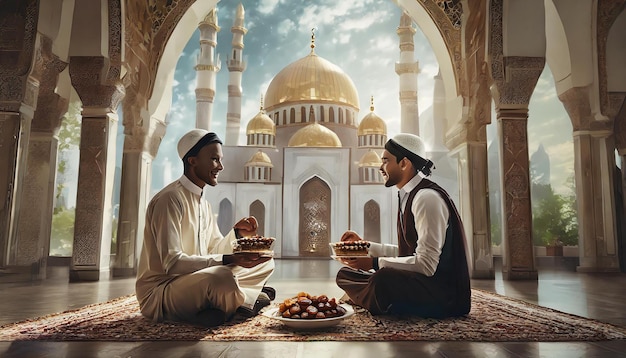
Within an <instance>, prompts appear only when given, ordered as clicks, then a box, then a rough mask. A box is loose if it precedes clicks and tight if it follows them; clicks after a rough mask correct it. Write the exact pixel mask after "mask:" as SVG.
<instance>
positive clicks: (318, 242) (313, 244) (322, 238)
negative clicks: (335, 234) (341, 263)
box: [298, 177, 331, 257]
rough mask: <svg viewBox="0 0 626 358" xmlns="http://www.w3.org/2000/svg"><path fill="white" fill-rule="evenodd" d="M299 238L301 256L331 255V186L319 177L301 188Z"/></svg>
mask: <svg viewBox="0 0 626 358" xmlns="http://www.w3.org/2000/svg"><path fill="white" fill-rule="evenodd" d="M299 197H300V202H299V212H300V215H299V223H298V234H299V235H298V240H299V256H300V257H328V256H329V255H330V248H329V246H328V244H329V243H330V225H331V221H330V208H331V193H330V187H329V186H328V184H326V183H325V182H324V181H323V180H322V179H320V178H319V177H313V178H311V179H309V180H308V181H307V182H306V183H304V185H302V187H301V188H300V195H299Z"/></svg>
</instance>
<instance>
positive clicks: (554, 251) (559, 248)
mask: <svg viewBox="0 0 626 358" xmlns="http://www.w3.org/2000/svg"><path fill="white" fill-rule="evenodd" d="M546 236H552V235H551V234H549V233H548V235H546ZM545 246H546V256H563V242H562V241H561V240H559V237H558V236H552V237H551V238H550V239H549V240H548V242H547V244H546V245H545Z"/></svg>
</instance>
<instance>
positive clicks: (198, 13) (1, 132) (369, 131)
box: [0, 0, 626, 281]
mask: <svg viewBox="0 0 626 358" xmlns="http://www.w3.org/2000/svg"><path fill="white" fill-rule="evenodd" d="M345 3H346V6H347V7H351V8H352V7H354V8H356V7H357V5H355V4H356V3H355V4H353V3H351V2H345ZM393 3H394V4H395V5H397V6H398V7H399V8H400V9H401V10H402V12H404V13H406V14H407V17H404V18H403V19H401V20H400V26H398V28H397V30H396V32H397V34H398V39H399V47H400V55H399V60H398V61H397V63H396V67H395V72H396V73H397V75H398V78H399V99H400V107H401V111H400V113H401V118H400V122H401V128H400V131H401V132H412V133H418V130H417V128H418V127H421V125H422V124H424V123H420V121H422V122H426V121H425V120H424V118H417V113H418V111H417V108H416V106H417V101H416V98H417V92H416V88H417V87H415V86H416V80H415V76H416V74H417V72H418V65H417V61H416V60H415V59H414V53H413V44H412V32H413V29H411V27H410V26H407V24H406V23H407V22H409V23H410V22H414V23H416V24H419V27H420V29H421V30H422V33H423V34H424V36H425V37H426V39H427V40H428V42H429V43H430V45H431V47H432V49H433V53H434V56H435V58H436V61H437V63H438V66H439V75H438V76H437V78H436V80H435V89H434V96H433V97H434V100H433V106H432V108H433V109H432V113H433V118H434V120H433V121H432V131H433V133H432V134H431V133H424V132H422V131H421V128H420V131H419V134H420V135H421V136H422V137H423V138H427V139H431V140H433V141H435V142H431V143H428V144H429V146H430V147H431V151H432V152H431V153H430V154H429V156H430V159H431V160H432V161H433V162H434V163H435V165H436V170H435V171H434V174H435V175H439V176H443V178H439V177H434V180H435V181H437V182H438V183H440V184H442V186H444V187H445V188H446V189H449V188H450V185H449V184H450V183H452V187H454V188H455V189H456V190H449V191H450V192H452V193H458V194H457V196H456V198H455V201H456V202H457V204H458V205H457V206H458V209H459V214H460V215H461V216H462V219H463V224H464V228H465V234H466V236H467V244H468V251H467V254H468V263H469V265H470V275H471V277H472V278H474V279H477V278H480V279H493V278H494V277H495V270H496V268H495V263H494V262H495V261H494V254H493V251H492V240H491V224H492V223H491V220H492V219H491V215H490V209H489V208H490V205H489V200H490V198H491V197H492V196H494V195H491V194H490V188H489V180H488V173H489V171H490V169H491V168H492V165H491V164H492V161H491V158H493V160H496V157H497V160H498V162H499V164H500V165H499V169H498V170H497V171H498V173H497V174H498V175H497V177H498V178H499V188H500V192H499V193H500V194H499V195H497V196H496V197H495V198H494V200H495V201H497V203H498V208H499V209H500V214H501V215H500V224H501V227H502V248H501V253H500V255H501V262H502V266H501V274H502V278H503V279H505V280H531V281H537V279H538V271H537V265H536V262H535V255H534V250H535V247H534V245H533V240H532V211H531V204H532V203H531V196H530V187H531V183H530V179H529V162H530V161H529V155H528V154H529V150H528V145H529V144H528V142H529V141H528V130H527V125H528V120H529V117H532V116H534V114H533V113H530V112H529V103H530V98H531V96H533V95H534V93H535V92H536V89H537V88H538V86H537V82H538V80H539V78H540V76H541V74H542V73H543V71H544V69H545V68H546V66H548V67H549V68H550V71H551V73H552V75H553V78H554V86H555V90H556V95H557V97H558V100H559V101H560V102H561V103H562V105H563V108H564V109H565V110H566V112H567V116H568V117H569V118H568V119H569V120H570V121H571V124H572V131H571V136H572V142H573V155H574V162H575V165H574V173H573V174H574V183H575V193H576V205H577V214H578V224H579V226H578V231H579V236H578V260H577V262H576V265H577V266H576V271H577V272H581V273H585V272H601V273H604V272H611V273H612V272H616V271H620V269H623V268H624V267H626V255H625V254H624V253H625V252H626V250H624V247H626V246H625V245H626V241H625V240H626V235H625V234H624V233H625V232H626V228H625V227H624V223H626V219H625V217H626V216H625V215H626V214H625V213H624V209H623V208H624V207H625V206H626V204H625V203H626V201H625V199H624V196H623V195H621V194H620V193H623V192H625V188H626V166H624V165H623V163H624V162H626V104H625V103H626V100H625V99H626V67H624V66H623V63H624V58H625V57H626V49H625V48H624V46H623V44H624V43H625V41H624V34H626V3H625V1H624V0H620V1H591V0H584V1H577V2H576V6H571V4H570V2H568V1H556V0H546V1H541V0H533V1H513V0H491V1H487V0H476V1H474V0H472V1H467V0H460V1H456V0H454V1H452V0H394V1H393ZM4 4H5V3H4V2H3V5H4ZM6 4H7V6H1V7H0V20H2V21H0V23H1V24H2V26H0V33H2V37H1V38H2V41H1V42H2V46H0V55H1V56H2V57H1V59H2V61H0V203H2V205H0V270H1V272H0V278H2V277H5V278H6V279H11V280H13V281H29V280H37V279H44V278H46V267H47V266H48V262H49V261H48V260H52V258H51V257H49V255H48V253H49V246H50V237H51V235H50V233H51V227H52V226H51V220H52V217H53V209H54V202H55V184H54V183H55V178H56V176H57V174H58V173H57V163H58V159H59V154H58V152H59V150H58V149H59V138H58V132H59V128H60V127H61V124H62V123H63V115H64V114H65V113H66V112H67V111H68V103H69V100H70V98H71V97H72V96H73V95H77V96H78V98H80V102H81V104H82V111H81V117H82V120H81V128H80V133H81V136H80V137H81V143H80V153H79V171H78V175H77V182H78V185H77V189H76V190H77V193H76V210H75V213H76V215H75V226H74V232H73V237H74V238H73V246H72V255H71V257H68V260H69V262H67V263H66V265H67V266H68V271H69V277H70V280H71V281H97V280H99V279H100V277H101V275H105V274H106V275H109V273H110V275H111V276H113V277H128V276H133V275H134V274H135V273H136V265H137V257H138V252H139V250H140V248H141V244H142V242H143V237H142V233H143V229H144V227H145V210H146V206H147V203H148V201H149V199H150V185H149V183H150V182H151V178H152V176H153V171H154V166H153V160H154V158H155V157H156V154H157V152H158V151H159V146H160V145H161V144H162V141H163V138H164V135H165V132H166V129H167V126H168V119H169V117H168V114H169V113H170V110H171V103H172V96H173V94H172V92H173V91H172V88H173V85H174V82H175V81H174V75H173V74H174V72H175V67H176V64H177V61H178V59H179V57H180V54H181V53H182V51H183V49H184V46H185V45H186V44H187V43H188V42H189V39H190V37H191V36H192V34H193V33H195V31H197V30H198V26H199V25H198V24H200V31H201V32H202V33H203V35H202V36H203V40H204V41H203V42H202V43H201V47H202V50H201V52H203V56H201V60H202V61H205V60H206V62H202V61H199V62H198V64H197V69H198V70H199V71H198V73H197V75H198V84H199V87H198V88H197V90H196V93H197V107H198V108H200V110H197V114H198V116H197V118H196V119H197V123H196V127H198V128H208V127H209V125H210V123H211V120H212V118H211V117H210V116H207V115H205V113H211V111H210V109H211V107H212V106H213V99H214V97H215V93H216V91H218V92H219V93H223V91H224V86H223V85H220V86H219V87H217V86H216V85H215V79H216V78H215V72H214V71H211V70H210V69H211V68H212V67H214V66H216V65H217V64H216V63H215V62H213V59H214V56H213V53H214V48H213V47H212V44H211V43H212V42H214V41H213V40H215V41H216V38H215V39H214V38H213V37H212V36H214V35H215V34H214V32H215V31H214V30H217V29H216V27H217V26H218V25H217V23H216V22H212V18H211V17H209V18H207V14H210V13H211V10H213V9H214V8H215V7H216V6H217V4H218V1H217V0H202V1H194V0H149V1H143V0H124V1H121V0H107V1H101V6H93V4H92V1H71V0H51V1H37V0H22V1H8V2H6ZM307 6H308V4H307ZM311 6H312V7H313V5H311ZM376 6H378V5H372V7H371V8H370V7H367V10H368V11H372V12H376V11H377V10H378V9H377V8H376ZM214 15H215V16H216V14H214ZM241 15H242V16H237V20H239V18H241V24H235V26H232V30H231V31H233V33H234V34H235V35H236V36H234V37H235V41H233V42H234V44H233V48H232V51H230V53H231V54H232V55H230V56H229V57H230V58H229V59H228V60H227V66H228V70H229V81H228V82H229V83H228V87H227V88H228V93H229V101H228V110H227V115H226V121H227V123H226V136H225V138H224V139H225V148H224V150H225V151H226V152H230V153H232V154H233V155H229V156H228V157H227V160H228V162H226V163H225V165H226V166H227V168H230V169H227V170H226V171H224V173H223V175H221V176H220V185H219V186H217V187H216V189H219V191H217V192H216V194H215V198H212V199H211V200H212V201H213V202H212V205H213V206H215V208H216V212H217V211H218V210H219V211H220V213H221V215H222V217H221V218H218V220H219V221H221V222H222V223H225V222H227V221H231V220H227V219H228V218H226V216H228V214H229V213H230V215H231V216H232V217H241V216H242V215H245V214H253V215H255V216H258V217H261V218H263V220H262V225H263V227H262V229H263V234H264V235H267V236H276V237H277V238H278V239H280V240H281V241H282V242H281V245H279V247H276V248H275V249H276V254H277V255H280V256H281V257H294V256H318V255H319V256H325V255H326V254H327V252H324V250H326V249H327V245H325V242H327V241H330V240H335V239H336V238H338V237H339V234H340V233H341V232H342V231H343V230H345V229H348V228H350V229H353V230H355V231H360V232H362V233H364V234H365V235H366V236H368V239H370V240H372V241H374V240H375V239H376V238H377V237H379V238H380V240H381V242H384V241H385V240H390V239H392V238H393V237H395V233H394V232H393V231H394V230H393V226H394V223H391V222H389V220H393V219H389V218H393V216H394V215H393V214H394V207H395V205H393V204H392V203H393V197H394V194H393V192H390V190H389V189H387V188H384V187H383V185H381V184H380V183H379V181H380V178H379V177H378V176H377V175H378V173H377V171H376V169H375V168H376V164H374V163H376V162H377V158H375V156H374V155H372V154H369V153H371V152H370V150H372V151H373V152H374V153H376V152H380V150H381V145H382V144H383V143H384V139H385V138H386V135H387V133H385V131H384V128H385V127H384V126H383V124H385V120H390V119H386V118H382V120H375V119H372V118H374V116H375V113H376V112H375V110H376V107H375V105H376V106H378V104H376V102H375V101H374V104H372V103H358V101H357V100H356V98H357V97H356V96H355V92H352V91H353V90H354V86H353V83H352V82H351V80H350V79H349V78H347V77H346V76H345V74H343V73H342V71H341V70H340V69H337V68H336V67H335V66H331V64H330V63H328V62H327V61H325V60H324V59H323V57H324V54H323V53H317V52H316V51H315V48H312V49H307V45H308V44H302V51H303V52H302V56H303V57H302V58H301V59H300V60H298V61H295V62H294V63H292V64H288V63H285V64H284V66H285V67H284V69H283V70H282V71H281V72H280V73H277V74H276V75H275V78H274V82H272V84H271V86H270V87H269V88H268V89H267V91H266V93H265V94H264V98H263V104H262V108H261V110H260V113H259V119H255V120H253V121H251V122H252V123H251V124H250V126H248V127H246V128H245V130H246V131H247V139H246V143H245V145H244V143H238V142H237V141H236V140H232V138H233V136H235V137H236V136H239V134H240V132H242V131H243V130H244V128H243V127H242V126H241V112H240V110H239V108H241V88H240V86H241V80H240V77H241V76H245V73H244V69H245V65H246V64H245V61H243V57H242V54H243V38H244V37H245V34H246V32H247V30H246V29H245V24H244V16H243V15H244V14H243V9H241ZM229 25H230V24H229ZM296 50H297V49H294V51H296ZM394 57H395V56H394ZM394 60H396V59H395V58H394ZM309 64H310V65H313V64H315V66H319V67H317V68H316V69H315V70H314V69H311V68H308V67H307V66H308V65H309ZM205 70H208V71H205ZM313 73H315V74H319V75H320V77H313V78H312V79H310V80H311V81H315V85H313V86H311V85H307V82H306V80H305V79H304V77H298V76H303V75H307V74H309V75H310V74H313ZM322 75H323V76H322ZM326 75H328V76H330V77H326ZM390 75H393V74H390ZM334 81H338V82H334ZM330 83H332V86H330V85H328V84H330ZM287 86H293V88H288V87H287ZM303 89H304V90H305V91H304V92H302V91H301V90H303ZM306 90H308V92H306ZM367 95H371V96H374V99H376V96H377V94H376V93H371V94H367ZM255 101H256V99H255ZM368 105H369V106H370V107H373V108H372V110H371V111H369V114H366V115H364V114H360V112H359V110H360V109H362V108H364V109H366V110H365V112H367V106H368ZM120 109H121V112H122V113H123V120H122V121H120V118H119V115H118V111H119V110H120ZM378 109H379V110H380V109H381V107H380V106H378ZM492 111H495V115H492ZM381 113H382V112H381ZM368 116H371V117H372V118H370V119H368V118H369V117H368ZM411 116H413V117H411ZM268 119H269V121H268ZM395 119H397V118H394V120H395ZM489 124H495V125H496V126H497V139H498V140H497V156H494V157H492V156H489V155H488V143H487V138H486V126H487V125H489ZM119 125H123V127H124V129H123V141H124V146H123V152H122V153H121V162H122V163H121V180H120V189H119V190H120V194H119V197H120V203H119V221H118V224H117V226H116V230H117V241H116V244H115V246H114V248H115V255H114V256H113V255H111V247H112V241H111V238H112V232H113V231H114V228H113V223H112V220H111V217H112V213H113V211H114V209H113V205H112V202H113V200H112V198H113V196H114V189H113V187H114V182H115V180H114V176H115V172H116V170H115V166H116V150H117V148H116V145H115V144H116V143H117V141H116V139H117V136H118V131H117V128H118V126H119ZM546 130H547V131H563V128H554V127H550V128H546ZM308 131H311V132H313V134H307V132H308ZM313 139H315V140H324V142H323V143H324V145H321V144H320V143H317V142H312V141H310V140H313ZM326 141H328V142H326ZM441 156H443V157H445V158H453V159H451V160H452V161H453V163H454V165H451V164H450V163H449V162H447V161H446V160H439V159H438V158H439V157H441ZM618 163H621V164H620V166H619V167H618V166H617V164H618ZM447 169H450V171H451V174H450V175H447V174H445V173H446V172H447ZM452 173H456V174H452ZM444 174H445V175H444ZM446 181H448V182H446ZM453 195H454V194H453ZM225 199H226V200H225ZM287 204H288V205H287ZM287 208H289V210H288V209H287ZM382 213H384V215H382ZM366 215H367V216H366ZM372 217H374V218H376V217H379V220H372V219H371V218H372ZM231 222H232V221H231ZM309 224H310V225H309ZM300 238H302V241H300V240H301V239H300ZM311 261H312V260H311Z"/></svg>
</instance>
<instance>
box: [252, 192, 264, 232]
mask: <svg viewBox="0 0 626 358" xmlns="http://www.w3.org/2000/svg"><path fill="white" fill-rule="evenodd" d="M250 216H254V217H255V218H256V221H257V224H258V227H257V230H256V233H257V234H258V235H261V236H264V235H265V205H263V203H262V202H261V201H260V200H255V201H253V202H252V204H250Z"/></svg>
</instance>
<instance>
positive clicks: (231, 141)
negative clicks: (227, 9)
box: [224, 3, 248, 146]
mask: <svg viewBox="0 0 626 358" xmlns="http://www.w3.org/2000/svg"><path fill="white" fill-rule="evenodd" d="M244 15H245V11H244V9H243V5H242V4H241V3H239V6H237V14H236V16H235V23H234V24H233V27H231V28H230V31H231V32H232V33H233V42H232V47H233V50H232V56H229V58H228V72H229V77H228V112H226V140H225V142H224V144H225V145H233V146H234V145H237V142H238V140H239V127H240V126H241V75H242V74H243V71H245V70H246V62H245V61H244V60H243V36H244V35H245V34H246V33H247V32H248V29H246V28H245V27H244V25H243V20H244Z"/></svg>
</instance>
